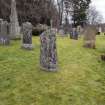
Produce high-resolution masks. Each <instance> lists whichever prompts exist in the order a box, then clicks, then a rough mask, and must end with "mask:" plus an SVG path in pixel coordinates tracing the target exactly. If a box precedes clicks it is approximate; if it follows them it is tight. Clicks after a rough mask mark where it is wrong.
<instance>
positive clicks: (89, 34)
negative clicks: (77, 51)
mask: <svg viewBox="0 0 105 105" xmlns="http://www.w3.org/2000/svg"><path fill="white" fill-rule="evenodd" d="M96 32H97V30H96V28H95V27H93V26H87V27H86V29H85V33H84V47H86V48H95V41H96Z"/></svg>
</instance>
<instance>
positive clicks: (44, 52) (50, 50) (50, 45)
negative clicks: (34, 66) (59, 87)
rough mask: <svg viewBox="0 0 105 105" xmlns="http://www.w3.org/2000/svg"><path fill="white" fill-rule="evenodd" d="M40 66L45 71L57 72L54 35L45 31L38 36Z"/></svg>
mask: <svg viewBox="0 0 105 105" xmlns="http://www.w3.org/2000/svg"><path fill="white" fill-rule="evenodd" d="M40 40H41V50H40V66H41V68H42V69H43V70H46V71H57V49H56V34H55V32H54V31H53V30H51V29H50V30H47V31H45V32H43V33H42V34H41V35H40Z"/></svg>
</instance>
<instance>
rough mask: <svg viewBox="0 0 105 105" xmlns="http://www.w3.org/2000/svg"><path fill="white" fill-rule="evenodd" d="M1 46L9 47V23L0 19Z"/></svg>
mask: <svg viewBox="0 0 105 105" xmlns="http://www.w3.org/2000/svg"><path fill="white" fill-rule="evenodd" d="M0 44H1V45H9V44H10V38H9V23H8V22H7V21H3V20H2V19H0Z"/></svg>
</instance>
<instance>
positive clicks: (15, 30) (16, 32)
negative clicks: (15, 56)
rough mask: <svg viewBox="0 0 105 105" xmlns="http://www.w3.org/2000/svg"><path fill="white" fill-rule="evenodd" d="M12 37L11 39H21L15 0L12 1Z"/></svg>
mask: <svg viewBox="0 0 105 105" xmlns="http://www.w3.org/2000/svg"><path fill="white" fill-rule="evenodd" d="M10 37H11V39H17V38H21V36H20V27H19V22H18V16H17V11H16V1H15V0H12V1H11V15H10Z"/></svg>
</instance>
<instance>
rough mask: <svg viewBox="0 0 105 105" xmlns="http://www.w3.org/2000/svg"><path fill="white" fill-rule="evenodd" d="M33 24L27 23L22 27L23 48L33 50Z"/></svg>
mask: <svg viewBox="0 0 105 105" xmlns="http://www.w3.org/2000/svg"><path fill="white" fill-rule="evenodd" d="M32 28H33V26H32V24H31V23H30V22H25V23H23V25H22V33H23V37H22V48H24V49H28V50H32V49H33V46H32Z"/></svg>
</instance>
